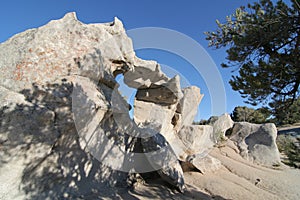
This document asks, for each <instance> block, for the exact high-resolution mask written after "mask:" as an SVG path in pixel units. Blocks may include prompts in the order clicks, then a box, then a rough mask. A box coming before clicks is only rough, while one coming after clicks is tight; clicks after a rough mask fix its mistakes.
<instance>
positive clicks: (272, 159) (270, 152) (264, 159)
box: [230, 122, 280, 166]
mask: <svg viewBox="0 0 300 200" xmlns="http://www.w3.org/2000/svg"><path fill="white" fill-rule="evenodd" d="M276 137H277V129H276V126H275V125H274V124H272V123H268V124H251V123H248V122H236V123H235V124H234V127H233V129H232V133H231V136H230V139H231V140H232V141H234V142H235V143H236V144H237V146H238V148H239V151H240V154H241V155H242V156H243V157H244V158H246V159H248V160H250V161H253V162H256V163H259V164H263V165H266V166H273V165H278V164H280V154H279V151H278V148H277V145H276Z"/></svg>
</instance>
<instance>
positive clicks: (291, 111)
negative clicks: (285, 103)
mask: <svg viewBox="0 0 300 200" xmlns="http://www.w3.org/2000/svg"><path fill="white" fill-rule="evenodd" d="M274 106H276V105H274ZM273 115H274V119H273V121H274V122H275V123H276V124H278V125H284V124H293V123H297V122H300V98H298V99H297V100H296V101H294V103H293V104H292V105H291V106H290V107H289V108H287V109H277V110H276V111H275V112H274V113H273Z"/></svg>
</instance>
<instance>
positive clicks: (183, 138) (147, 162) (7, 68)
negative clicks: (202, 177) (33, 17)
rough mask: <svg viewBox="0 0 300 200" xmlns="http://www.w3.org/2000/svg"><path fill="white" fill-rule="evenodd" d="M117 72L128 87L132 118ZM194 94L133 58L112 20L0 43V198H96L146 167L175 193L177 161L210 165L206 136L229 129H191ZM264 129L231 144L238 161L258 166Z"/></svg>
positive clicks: (64, 24)
mask: <svg viewBox="0 0 300 200" xmlns="http://www.w3.org/2000/svg"><path fill="white" fill-rule="evenodd" d="M119 74H123V77H124V83H125V84H127V85H128V86H129V87H132V88H135V89H136V90H137V92H136V96H135V100H134V116H133V119H131V117H130V116H129V109H130V106H129V105H128V103H127V102H126V100H125V99H124V98H123V96H122V95H121V93H120V92H119V90H118V88H119V84H118V83H117V81H116V80H115V79H116V76H117V75H119ZM202 98H203V95H202V94H200V89H199V88H197V87H195V86H191V87H188V88H181V86H180V79H179V77H178V76H175V77H168V76H167V75H166V74H164V73H163V72H162V71H161V69H160V65H159V64H158V63H157V62H155V61H147V60H142V59H140V58H137V57H136V56H135V52H134V49H133V45H132V41H131V39H130V38H129V37H128V36H127V35H126V31H125V29H124V27H123V24H122V22H121V21H120V20H119V19H117V18H115V20H114V21H113V22H111V23H103V24H84V23H82V22H80V21H78V20H77V19H76V15H75V13H68V14H66V15H65V16H64V17H63V18H62V19H59V20H53V21H51V22H49V23H48V24H46V25H44V26H42V27H39V28H36V29H31V30H27V31H25V32H23V33H20V34H17V35H15V36H13V37H12V38H10V39H9V40H7V41H6V42H4V43H2V44H0V172H1V173H0V180H6V181H5V182H1V183H0V187H1V188H3V190H1V191H0V197H4V198H6V199H46V198H48V199H76V198H82V199H87V198H92V199H97V198H100V199H102V198H105V197H111V195H113V194H115V192H114V188H113V187H115V186H117V187H123V188H124V187H125V188H126V187H128V185H132V183H133V182H134V181H135V180H134V177H135V176H134V174H135V173H140V174H143V173H144V172H153V171H155V172H157V174H159V175H160V176H161V178H163V179H164V180H165V181H166V182H168V183H170V184H172V185H173V186H175V187H176V188H177V189H178V190H179V191H181V192H183V191H184V188H185V185H184V175H183V170H182V165H180V163H179V161H180V162H181V163H184V164H185V165H188V166H190V165H193V166H194V167H196V168H197V169H198V170H200V171H201V172H202V173H205V172H209V171H214V170H217V169H219V168H220V165H221V164H220V162H219V161H218V160H217V159H216V158H213V157H211V156H207V155H208V153H209V151H210V150H211V149H212V148H213V146H214V144H215V140H214V138H215V133H216V132H220V131H221V132H222V134H224V133H225V131H226V130H227V129H229V128H230V127H232V123H233V122H232V121H231V119H230V117H229V116H225V117H223V118H224V120H222V119H223V118H222V117H221V118H220V120H219V122H220V123H215V124H213V125H204V126H200V125H192V123H193V120H194V117H195V115H196V113H197V108H198V105H199V103H200V102H201V99H202ZM218 124H219V125H218ZM252 126H253V127H254V125H251V126H250V125H249V129H251V130H252V129H253V127H252ZM235 127H238V124H237V125H236V126H235ZM245 127H246V128H247V127H248V126H244V128H245ZM255 127H256V126H255ZM244 128H242V129H241V130H244ZM273 128H274V127H269V128H268V127H267V126H265V127H259V128H257V131H259V130H265V129H266V130H271V129H272V131H271V132H270V131H265V133H266V134H264V135H265V136H266V137H265V136H264V135H262V136H261V137H262V138H260V139H261V140H256V139H255V137H252V135H255V133H252V132H251V133H250V132H249V131H248V132H249V134H248V132H247V131H246V132H245V134H244V136H245V137H243V138H239V137H238V136H236V137H235V136H234V134H233V135H232V138H231V139H232V140H235V141H237V142H238V145H239V147H240V149H241V150H244V149H247V148H248V147H249V148H250V147H253V148H252V149H250V151H249V152H248V155H250V156H252V157H253V158H255V159H257V160H260V159H261V158H262V157H260V155H263V154H261V153H268V152H272V151H275V150H276V149H277V147H276V146H274V137H275V135H274V130H273ZM234 130H235V132H234V131H233V133H239V131H240V130H239V129H237V128H236V129H234ZM255 130H256V129H255ZM269 133H270V134H269ZM237 135H240V134H237ZM269 139H270V140H271V143H268V142H269ZM244 141H245V142H244ZM247 142H248V143H247ZM256 142H257V143H259V144H260V143H261V142H264V143H268V144H270V145H265V146H262V145H256V144H255V143H256ZM244 143H246V144H247V145H248V146H245V145H244ZM243 145H244V146H243ZM269 155H270V156H271V155H272V156H273V155H274V156H275V157H274V159H275V160H276V159H278V158H277V154H276V155H275V154H269ZM272 159H273V157H272V158H271V157H270V159H269V160H267V161H268V162H269V161H271V160H272ZM274 159H273V160H274ZM116 198H117V197H116Z"/></svg>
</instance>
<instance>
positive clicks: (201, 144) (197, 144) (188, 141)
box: [174, 125, 215, 161]
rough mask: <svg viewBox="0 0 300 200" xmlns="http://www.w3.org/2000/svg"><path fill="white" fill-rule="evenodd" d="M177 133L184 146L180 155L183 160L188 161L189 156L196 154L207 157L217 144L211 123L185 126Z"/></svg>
mask: <svg viewBox="0 0 300 200" xmlns="http://www.w3.org/2000/svg"><path fill="white" fill-rule="evenodd" d="M177 135H178V138H179V139H180V141H181V142H182V143H183V145H182V146H183V147H184V148H183V149H182V152H180V154H179V155H178V157H179V159H180V160H182V161H187V158H188V157H189V156H192V155H196V154H201V155H203V156H202V158H203V157H205V156H206V155H207V154H208V152H209V151H210V150H211V149H212V147H213V145H214V144H215V143H214V141H213V127H212V126H209V125H190V126H184V127H183V128H182V129H181V130H180V131H179V132H178V133H177ZM174 146H179V145H174Z"/></svg>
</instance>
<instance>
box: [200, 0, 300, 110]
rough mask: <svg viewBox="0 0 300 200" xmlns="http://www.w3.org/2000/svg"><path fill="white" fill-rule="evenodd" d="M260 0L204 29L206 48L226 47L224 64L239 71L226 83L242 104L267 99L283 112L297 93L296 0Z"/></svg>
mask: <svg viewBox="0 0 300 200" xmlns="http://www.w3.org/2000/svg"><path fill="white" fill-rule="evenodd" d="M273 2H274V1H271V0H260V1H259V2H255V3H253V4H252V5H251V4H249V5H248V7H247V8H245V7H241V8H238V9H236V11H235V13H234V14H233V15H230V16H227V18H226V21H225V23H221V22H220V21H218V20H217V21H216V22H217V25H218V28H217V30H216V32H206V33H205V34H206V35H207V38H206V39H207V40H208V41H209V46H210V47H215V48H216V49H219V48H223V47H228V49H227V60H228V62H227V63H223V64H222V66H223V67H235V69H236V70H237V69H238V70H239V71H238V74H237V75H233V76H232V79H231V80H230V84H231V86H232V88H233V90H236V91H239V93H240V94H241V95H242V97H243V98H247V101H245V102H247V103H250V104H252V105H258V104H261V103H264V104H266V103H270V104H269V106H270V107H271V108H272V109H273V110H274V111H275V110H276V112H278V111H284V110H286V109H287V108H288V107H290V106H291V105H292V104H293V102H294V101H295V100H296V99H297V98H298V97H299V90H300V89H299V85H300V14H299V13H300V0H291V4H289V5H287V4H286V3H284V2H283V1H282V0H279V1H275V2H276V3H273Z"/></svg>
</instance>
